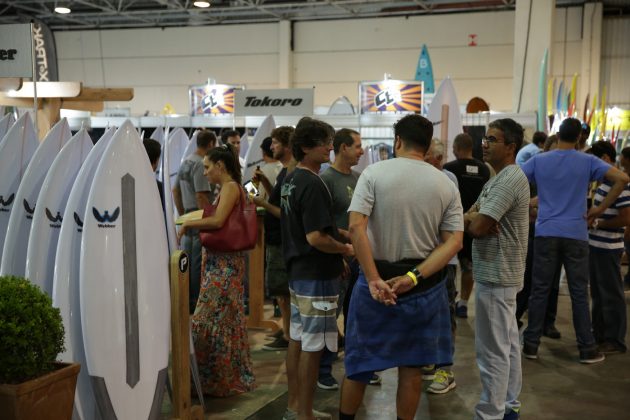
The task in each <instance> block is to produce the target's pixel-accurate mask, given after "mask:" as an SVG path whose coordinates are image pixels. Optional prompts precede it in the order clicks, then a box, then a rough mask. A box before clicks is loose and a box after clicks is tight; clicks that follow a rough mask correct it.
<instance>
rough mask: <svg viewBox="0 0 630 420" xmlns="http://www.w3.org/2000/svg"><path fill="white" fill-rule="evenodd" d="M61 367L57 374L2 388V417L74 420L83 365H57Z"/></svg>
mask: <svg viewBox="0 0 630 420" xmlns="http://www.w3.org/2000/svg"><path fill="white" fill-rule="evenodd" d="M57 366H58V369H57V370H54V371H52V372H50V373H47V374H46V375H44V376H40V377H39V378H35V379H32V380H30V381H27V382H23V383H21V384H16V385H10V384H0V413H2V415H1V416H0V417H2V419H6V420H11V419H16V420H18V419H19V420H31V419H32V420H35V419H38V420H39V419H42V420H43V419H50V420H53V419H54V420H63V419H68V420H70V419H71V418H72V408H73V406H74V389H75V387H76V384H77V376H78V375H79V370H81V365H80V364H78V363H57Z"/></svg>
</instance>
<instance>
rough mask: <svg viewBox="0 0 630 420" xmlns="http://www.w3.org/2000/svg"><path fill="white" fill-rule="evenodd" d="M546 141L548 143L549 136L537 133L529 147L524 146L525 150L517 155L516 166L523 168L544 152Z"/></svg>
mask: <svg viewBox="0 0 630 420" xmlns="http://www.w3.org/2000/svg"><path fill="white" fill-rule="evenodd" d="M545 141H547V134H545V133H543V132H542V131H536V132H535V133H534V136H533V137H532V142H531V143H529V144H528V145H527V146H523V148H522V149H521V150H519V151H518V153H517V154H516V164H517V165H518V166H523V164H524V163H525V162H527V161H528V160H529V158H531V157H532V156H535V155H537V154H538V153H540V152H542V149H543V146H544V145H545Z"/></svg>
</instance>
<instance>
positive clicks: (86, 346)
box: [0, 113, 189, 419]
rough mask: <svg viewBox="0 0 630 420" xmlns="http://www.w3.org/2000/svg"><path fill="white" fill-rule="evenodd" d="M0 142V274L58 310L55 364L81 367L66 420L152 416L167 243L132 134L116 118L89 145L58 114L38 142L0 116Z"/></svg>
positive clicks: (164, 317) (161, 365) (158, 396)
mask: <svg viewBox="0 0 630 420" xmlns="http://www.w3.org/2000/svg"><path fill="white" fill-rule="evenodd" d="M182 133H183V137H182V136H181V133H179V134H178V133H176V132H173V135H172V136H171V137H170V138H169V140H171V139H175V138H179V140H177V144H179V145H180V147H178V148H176V149H177V151H175V150H173V152H175V153H176V154H178V155H179V156H178V157H176V156H173V158H174V159H172V160H176V161H178V163H179V160H180V159H181V156H182V155H183V154H184V153H185V148H184V147H183V146H184V145H185V146H188V145H189V141H188V137H187V136H186V135H185V133H184V132H183V130H182ZM184 137H185V143H184ZM0 139H1V140H0V249H1V250H2V259H1V264H0V275H16V276H25V277H27V278H28V279H30V281H31V282H33V283H34V284H36V285H38V286H40V287H41V288H42V290H44V291H45V292H46V293H48V294H49V295H50V296H51V297H52V299H53V304H54V306H56V307H58V308H60V310H61V313H62V318H63V322H64V327H65V335H66V337H65V338H66V340H65V346H66V351H65V352H64V353H63V354H61V355H60V359H61V360H62V361H68V362H69V361H73V362H79V363H81V364H82V369H81V373H80V375H79V378H78V383H77V389H76V395H75V411H74V415H73V417H74V418H75V419H93V418H118V419H146V418H158V417H159V415H160V410H161V401H162V395H163V390H164V384H165V381H166V376H167V374H166V372H167V367H168V354H169V340H170V309H169V308H170V292H169V279H168V255H169V246H168V241H167V235H166V229H165V221H164V220H165V219H164V215H163V213H162V211H161V205H160V198H159V194H158V190H157V187H156V182H155V176H154V174H153V172H152V169H151V166H150V163H149V160H148V157H147V154H146V152H145V150H144V147H143V145H142V142H141V139H140V136H139V134H138V132H137V130H136V128H135V127H134V126H133V125H132V124H131V123H130V122H129V121H127V122H125V123H124V124H123V125H122V126H121V127H120V128H118V129H117V130H116V129H114V128H110V129H108V130H106V132H105V133H104V135H103V136H102V137H101V138H100V139H99V140H98V142H96V144H95V145H93V142H92V140H91V139H90V137H89V135H88V134H87V132H86V131H85V130H84V129H81V130H80V131H78V132H77V133H76V134H75V135H74V136H72V134H71V131H70V127H69V126H68V123H67V121H66V120H65V119H62V120H61V121H60V122H59V123H57V124H56V125H55V126H54V127H53V128H52V129H51V130H50V132H49V133H48V134H47V135H46V137H45V138H44V140H43V141H42V142H41V144H40V142H39V141H38V139H37V136H36V134H35V130H34V127H33V123H32V120H31V117H30V116H29V114H28V113H26V114H24V115H23V116H22V117H20V118H19V119H18V121H16V122H13V118H12V116H10V115H7V116H5V117H4V118H2V119H1V120H0ZM173 142H174V143H175V140H173ZM164 149H165V152H166V150H168V147H165V148H164ZM174 149H175V148H174ZM165 154H168V153H165ZM165 157H166V156H165ZM169 169H170V168H169ZM169 172H170V170H169ZM175 172H176V171H175ZM169 197H170V195H169ZM160 262H162V263H160Z"/></svg>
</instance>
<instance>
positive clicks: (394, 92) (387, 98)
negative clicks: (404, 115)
mask: <svg viewBox="0 0 630 420" xmlns="http://www.w3.org/2000/svg"><path fill="white" fill-rule="evenodd" d="M401 101H402V95H401V94H400V90H398V89H383V90H381V91H380V92H379V93H377V94H376V95H375V96H374V105H375V106H376V107H377V108H381V107H386V106H390V105H394V104H395V103H398V102H401Z"/></svg>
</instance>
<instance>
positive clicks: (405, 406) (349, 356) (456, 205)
mask: <svg viewBox="0 0 630 420" xmlns="http://www.w3.org/2000/svg"><path fill="white" fill-rule="evenodd" d="M394 133H395V140H394V150H395V151H396V156H397V157H396V158H395V159H390V160H385V161H381V162H378V163H375V164H373V165H371V166H369V167H367V168H366V169H365V170H364V171H363V172H362V173H361V176H360V177H359V182H358V183H357V187H356V189H355V191H354V196H353V197H352V203H351V204H350V208H349V209H348V211H349V212H350V235H351V237H352V245H353V246H354V249H355V253H356V256H357V259H358V260H359V263H360V264H361V270H362V272H361V273H360V274H359V279H358V280H357V283H356V285H355V287H354V290H353V293H352V299H351V301H350V309H349V314H348V331H352V333H351V334H348V335H347V336H346V355H345V359H344V362H345V368H346V369H345V372H346V375H347V377H346V379H345V380H344V382H343V389H342V392H341V395H342V400H341V405H340V416H339V417H340V418H352V416H354V415H355V414H356V412H357V410H358V409H359V406H360V404H361V401H362V399H363V394H364V392H365V387H366V384H367V383H369V381H370V379H371V378H372V375H373V374H374V371H380V370H385V369H389V368H392V367H398V393H397V395H398V398H397V401H396V405H397V407H396V409H397V416H398V417H399V418H404V419H411V418H414V417H415V413H416V409H417V406H418V401H419V398H420V393H421V382H422V373H421V370H420V368H419V366H424V365H429V364H448V363H451V362H452V337H451V328H450V316H449V308H448V297H447V293H446V285H445V281H444V273H443V271H442V269H443V268H444V266H445V265H446V264H447V263H448V261H449V260H450V259H451V258H452V257H453V256H454V255H455V254H456V253H457V251H458V250H459V249H460V248H461V244H462V237H463V228H464V225H463V210H462V205H461V201H460V198H459V191H458V190H457V188H456V187H455V185H454V184H453V183H452V182H451V181H450V180H449V179H448V177H447V176H446V175H444V174H443V173H442V172H440V171H439V170H437V169H436V168H434V167H433V166H431V165H429V164H428V163H426V162H424V155H425V153H426V151H427V150H428V148H429V146H430V144H431V137H432V136H433V125H432V124H431V122H430V121H428V120H427V119H426V118H424V117H422V116H420V115H416V114H411V115H407V116H405V117H403V118H401V119H400V120H399V121H398V122H397V123H396V125H395V126H394ZM377 260H378V261H377Z"/></svg>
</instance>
